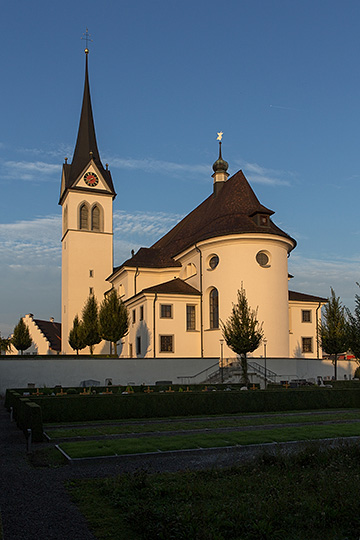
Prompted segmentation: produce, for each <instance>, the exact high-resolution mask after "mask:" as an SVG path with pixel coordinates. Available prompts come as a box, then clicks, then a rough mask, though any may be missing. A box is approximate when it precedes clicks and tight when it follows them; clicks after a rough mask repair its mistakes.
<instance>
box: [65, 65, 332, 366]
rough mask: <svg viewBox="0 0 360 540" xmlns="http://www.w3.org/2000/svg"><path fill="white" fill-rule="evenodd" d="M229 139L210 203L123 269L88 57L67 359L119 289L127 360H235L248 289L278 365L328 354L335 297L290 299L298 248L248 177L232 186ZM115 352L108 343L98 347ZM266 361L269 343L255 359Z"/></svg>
mask: <svg viewBox="0 0 360 540" xmlns="http://www.w3.org/2000/svg"><path fill="white" fill-rule="evenodd" d="M219 137H220V144H219V158H218V159H217V161H216V162H215V163H214V165H213V170H214V174H213V175H212V178H213V179H214V184H213V191H212V193H211V194H210V196H209V197H208V198H207V199H206V200H205V201H203V203H201V204H200V205H199V206H198V207H197V208H195V210H193V212H191V213H190V214H189V215H188V216H186V217H185V218H184V219H183V220H182V221H181V222H180V223H179V224H177V225H176V226H175V227H174V228H173V229H172V230H171V231H169V233H167V234H166V235H165V236H164V237H162V238H161V239H159V240H158V241H157V242H156V243H155V244H154V245H153V246H151V247H150V248H141V249H140V250H139V251H138V252H137V253H136V254H135V253H134V254H133V255H132V257H131V258H130V259H129V260H128V261H125V262H124V263H123V264H122V265H121V266H119V267H118V268H115V269H113V236H112V234H113V231H112V201H113V199H114V197H115V195H116V194H115V190H114V187H113V185H112V180H111V175H110V172H109V171H108V168H107V166H106V169H104V168H103V166H102V163H101V161H100V156H99V152H98V149H97V144H96V137H95V129H94V124H93V118H92V111H91V103H90V91H89V82H88V71H87V56H86V76H85V87H84V98H83V108H82V113H81V118H80V125H79V132H78V139H77V143H76V147H75V152H74V157H73V162H72V164H71V165H70V164H67V162H66V163H65V164H64V167H63V177H62V184H61V195H60V204H61V205H62V208H63V214H62V215H63V218H62V219H63V237H62V256H63V260H62V351H63V352H64V353H65V352H66V353H71V352H72V351H71V349H70V346H69V344H68V336H69V331H70V329H71V327H72V324H73V319H74V317H75V315H78V316H79V317H80V316H81V311H82V308H83V306H84V303H85V301H86V300H87V298H88V296H89V294H94V295H95V297H96V298H97V300H98V302H99V303H100V302H101V301H102V299H103V296H104V293H105V292H106V291H107V290H109V289H110V288H111V287H113V288H114V289H115V290H116V291H117V293H118V294H119V296H120V298H121V299H122V300H123V301H124V302H125V304H126V306H127V308H128V310H129V314H130V328H129V332H128V335H127V336H126V337H125V338H124V339H123V340H122V343H121V346H120V349H119V350H120V355H121V357H122V358H163V357H168V356H171V357H173V358H206V357H207V358H210V357H216V356H220V348H221V346H222V347H223V354H224V356H227V357H230V356H233V352H232V351H230V350H229V349H228V348H227V347H226V345H225V344H224V343H222V342H221V340H222V331H221V324H222V323H225V322H226V320H227V318H228V317H229V316H230V314H231V310H232V306H233V303H236V302H237V293H238V291H239V290H240V289H242V288H243V289H245V292H246V296H247V299H248V302H249V305H250V307H251V308H252V309H255V310H257V318H258V320H259V322H260V323H262V324H263V330H264V337H265V338H266V341H267V355H268V357H269V358H270V357H272V358H288V357H304V358H316V357H320V356H321V351H320V349H319V346H318V343H317V335H316V332H317V321H318V319H319V317H320V306H321V305H322V304H323V303H324V302H325V299H323V298H318V297H310V296H307V295H304V294H300V293H290V300H289V291H288V262H287V261H288V257H289V255H290V253H291V251H292V250H293V249H294V248H295V246H296V241H295V240H294V239H293V238H291V237H290V236H289V235H288V234H287V233H286V232H284V231H282V230H281V229H280V228H279V227H277V226H276V225H275V223H273V221H272V220H271V216H272V215H273V213H274V212H273V211H272V210H269V209H268V208H266V207H265V206H263V205H262V204H261V203H260V202H259V200H258V199H257V197H256V195H255V193H254V192H253V190H252V189H251V187H250V185H249V183H248V181H247V180H246V178H245V176H244V175H243V173H242V172H241V171H239V172H237V173H236V174H235V175H233V176H232V177H231V178H228V176H229V175H228V173H227V169H228V164H227V163H226V161H224V160H223V158H222V155H221V144H222V143H221V136H220V135H219ZM89 175H90V178H91V182H89ZM134 196H135V192H134ZM94 209H96V211H97V218H96V227H94V226H93V215H92V213H93V210H94ZM84 216H88V217H87V221H86V219H85V218H84ZM84 220H85V225H84ZM291 295H293V296H291ZM294 295H295V296H294ZM301 317H302V318H301ZM300 318H301V319H300ZM109 351H110V347H109V344H105V343H101V344H100V345H99V346H97V347H96V349H95V352H109ZM87 353H88V350H86V349H85V350H84V351H83V354H87ZM262 354H263V345H260V347H259V349H258V350H257V351H254V353H253V356H254V357H255V356H260V355H262Z"/></svg>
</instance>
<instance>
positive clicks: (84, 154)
mask: <svg viewBox="0 0 360 540" xmlns="http://www.w3.org/2000/svg"><path fill="white" fill-rule="evenodd" d="M88 57H89V49H85V58H86V63H85V83H84V96H83V102H82V109H81V115H80V123H79V131H78V136H77V141H76V146H75V150H74V156H73V160H72V164H71V177H72V179H74V180H76V178H77V177H78V176H79V174H81V172H82V171H83V169H84V168H85V167H86V165H87V164H88V163H89V161H90V157H92V159H93V160H94V162H95V163H96V165H97V167H99V168H103V166H102V163H101V160H100V155H99V150H98V146H97V142H96V134H95V126H94V117H93V113H92V107H91V97H90V85H89V67H88Z"/></svg>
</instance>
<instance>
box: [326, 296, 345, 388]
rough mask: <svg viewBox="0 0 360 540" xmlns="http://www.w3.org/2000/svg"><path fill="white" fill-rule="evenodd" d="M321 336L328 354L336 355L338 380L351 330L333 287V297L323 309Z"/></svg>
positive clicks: (335, 373)
mask: <svg viewBox="0 0 360 540" xmlns="http://www.w3.org/2000/svg"><path fill="white" fill-rule="evenodd" d="M319 336H320V343H321V347H322V348H323V350H324V351H325V352H326V353H327V354H330V355H334V360H333V364H334V377H335V380H336V379H337V359H338V356H339V354H340V353H343V352H346V351H347V350H348V348H349V329H348V324H347V321H346V313H345V308H344V306H343V305H342V303H341V300H340V297H338V296H336V294H335V291H334V289H333V288H332V287H331V296H330V298H328V302H327V304H325V306H324V307H323V315H322V321H321V322H320V323H319Z"/></svg>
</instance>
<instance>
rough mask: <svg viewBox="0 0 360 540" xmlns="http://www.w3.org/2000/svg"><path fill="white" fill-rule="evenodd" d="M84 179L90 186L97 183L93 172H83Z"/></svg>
mask: <svg viewBox="0 0 360 540" xmlns="http://www.w3.org/2000/svg"><path fill="white" fill-rule="evenodd" d="M84 181H85V184H87V185H88V186H90V187H95V186H97V185H98V183H99V179H98V177H97V175H96V174H95V173H93V172H87V173H85V174H84Z"/></svg>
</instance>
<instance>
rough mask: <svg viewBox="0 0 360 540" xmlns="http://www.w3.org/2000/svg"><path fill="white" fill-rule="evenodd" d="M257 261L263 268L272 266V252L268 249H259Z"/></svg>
mask: <svg viewBox="0 0 360 540" xmlns="http://www.w3.org/2000/svg"><path fill="white" fill-rule="evenodd" d="M256 262H257V263H258V265H259V266H261V267H262V268H269V266H270V254H269V253H267V252H266V251H259V252H258V253H257V254H256Z"/></svg>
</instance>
